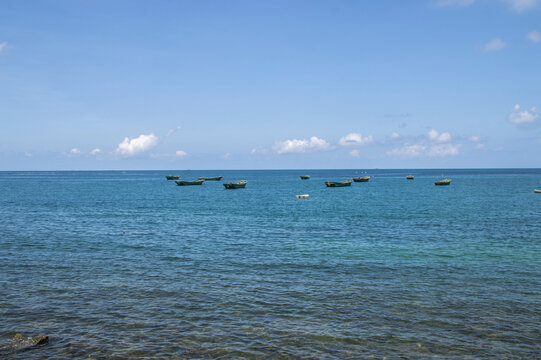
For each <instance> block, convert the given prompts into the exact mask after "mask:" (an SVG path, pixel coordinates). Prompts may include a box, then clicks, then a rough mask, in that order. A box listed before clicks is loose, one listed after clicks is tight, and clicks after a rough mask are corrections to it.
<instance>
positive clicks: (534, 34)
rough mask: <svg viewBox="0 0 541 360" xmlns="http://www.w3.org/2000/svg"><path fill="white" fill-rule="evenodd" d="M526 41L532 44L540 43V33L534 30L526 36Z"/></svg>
mask: <svg viewBox="0 0 541 360" xmlns="http://www.w3.org/2000/svg"><path fill="white" fill-rule="evenodd" d="M526 39H528V40H531V41H533V42H541V32H539V31H537V30H534V31H532V32H529V33H528V34H527V35H526Z"/></svg>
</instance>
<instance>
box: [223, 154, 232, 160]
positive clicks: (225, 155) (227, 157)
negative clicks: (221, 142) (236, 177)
mask: <svg viewBox="0 0 541 360" xmlns="http://www.w3.org/2000/svg"><path fill="white" fill-rule="evenodd" d="M222 157H223V158H224V159H229V158H230V157H231V153H225V154H223V155H222Z"/></svg>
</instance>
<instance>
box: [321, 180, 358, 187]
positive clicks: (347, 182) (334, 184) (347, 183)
mask: <svg viewBox="0 0 541 360" xmlns="http://www.w3.org/2000/svg"><path fill="white" fill-rule="evenodd" d="M352 182H353V181H352V180H345V181H325V185H327V187H343V186H351V183H352Z"/></svg>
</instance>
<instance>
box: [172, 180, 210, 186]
mask: <svg viewBox="0 0 541 360" xmlns="http://www.w3.org/2000/svg"><path fill="white" fill-rule="evenodd" d="M175 182H176V183H177V185H178V186H187V185H203V182H204V180H193V181H184V180H176V181H175Z"/></svg>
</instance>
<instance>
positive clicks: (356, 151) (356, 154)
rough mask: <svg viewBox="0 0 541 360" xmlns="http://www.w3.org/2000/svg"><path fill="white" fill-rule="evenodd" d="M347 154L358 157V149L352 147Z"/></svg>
mask: <svg viewBox="0 0 541 360" xmlns="http://www.w3.org/2000/svg"><path fill="white" fill-rule="evenodd" d="M349 155H350V156H353V157H359V150H357V149H353V150H351V151H350V152H349Z"/></svg>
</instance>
